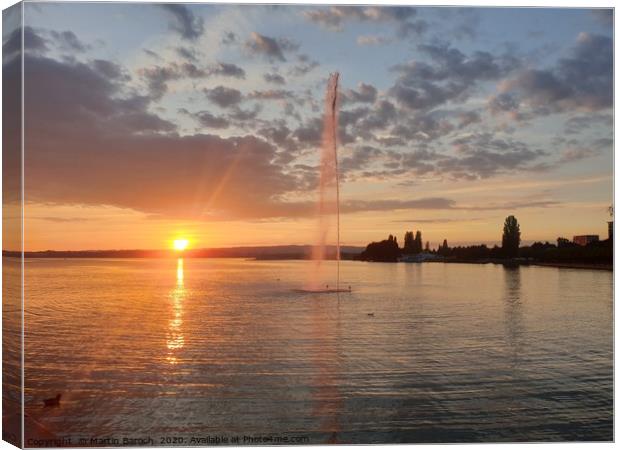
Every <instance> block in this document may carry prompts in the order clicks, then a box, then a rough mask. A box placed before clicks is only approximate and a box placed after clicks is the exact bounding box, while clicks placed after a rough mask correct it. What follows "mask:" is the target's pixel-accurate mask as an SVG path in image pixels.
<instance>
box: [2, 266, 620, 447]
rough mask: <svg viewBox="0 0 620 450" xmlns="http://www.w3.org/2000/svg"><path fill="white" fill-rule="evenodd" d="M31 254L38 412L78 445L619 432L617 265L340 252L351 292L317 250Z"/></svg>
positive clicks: (32, 384) (31, 372)
mask: <svg viewBox="0 0 620 450" xmlns="http://www.w3.org/2000/svg"><path fill="white" fill-rule="evenodd" d="M25 267H26V274H25V279H26V287H25V291H26V295H27V301H26V312H25V326H26V338H25V349H26V354H25V365H26V366H25V399H26V412H27V414H28V415H29V417H30V418H32V419H33V420H35V421H37V422H38V423H39V424H41V426H42V427H44V428H46V429H47V430H49V431H50V432H51V433H53V434H55V435H56V436H58V437H71V438H72V440H73V442H76V441H78V439H86V440H88V442H89V443H90V442H95V441H90V440H91V439H101V441H96V442H98V443H99V444H104V443H106V441H104V440H105V439H119V441H121V442H122V439H123V438H151V439H153V441H154V442H153V443H154V444H155V445H161V444H174V443H176V444H183V445H189V444H192V443H196V442H199V441H191V438H207V437H211V438H213V437H215V436H220V437H221V436H225V437H228V438H230V439H234V438H235V437H238V438H239V439H240V443H244V442H243V439H244V437H245V438H246V443H248V442H249V441H247V438H248V437H250V438H252V439H263V438H270V439H273V440H274V442H277V441H279V442H282V441H284V442H300V443H328V442H330V443H382V442H472V441H492V442H496V441H526V440H527V441H558V440H590V441H591V440H611V439H612V438H613V436H612V423H613V411H612V407H613V381H612V370H613V365H612V364H613V361H612V360H613V330H612V318H613V300H612V273H611V272H606V271H595V270H572V269H557V268H547V267H521V268H516V269H515V268H504V267H502V266H498V265H490V264H488V265H474V264H442V263H425V264H404V263H401V264H389V263H388V264H381V263H363V262H354V261H345V262H343V263H342V264H341V279H342V280H343V284H344V285H351V286H352V288H353V290H352V292H351V293H341V294H333V293H332V294H308V293H302V292H297V291H295V289H299V288H300V287H303V285H304V283H305V281H306V280H307V279H308V273H309V272H310V271H311V270H312V263H310V262H307V261H247V260H239V259H228V260H221V259H220V260H217V259H211V260H207V259H202V260H200V259H186V260H184V261H180V260H172V259H171V260H27V261H26V263H25ZM9 269H10V267H9ZM56 393H62V394H63V397H62V401H61V406H60V407H59V408H43V407H42V399H44V398H47V397H53V396H54V395H55V394H56ZM36 437H37V432H35V431H34V430H31V431H29V430H26V444H27V445H28V439H29V438H36ZM286 439H288V441H286ZM175 440H176V441H175ZM84 442H86V441H82V444H84ZM107 442H108V443H110V442H111V441H107ZM204 442H205V441H202V443H204ZM268 442H269V441H267V443H268ZM89 445H90V444H89Z"/></svg>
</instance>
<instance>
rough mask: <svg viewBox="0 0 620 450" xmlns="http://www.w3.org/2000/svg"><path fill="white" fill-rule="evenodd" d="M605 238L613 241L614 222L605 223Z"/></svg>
mask: <svg viewBox="0 0 620 450" xmlns="http://www.w3.org/2000/svg"><path fill="white" fill-rule="evenodd" d="M607 238H608V239H610V240H613V238H614V221H613V220H610V221H609V222H607Z"/></svg>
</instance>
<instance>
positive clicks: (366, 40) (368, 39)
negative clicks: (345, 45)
mask: <svg viewBox="0 0 620 450" xmlns="http://www.w3.org/2000/svg"><path fill="white" fill-rule="evenodd" d="M389 42H390V40H389V39H388V38H386V37H385V36H379V35H376V34H369V35H363V36H358V37H357V45H361V46H368V45H385V44H387V43H389Z"/></svg>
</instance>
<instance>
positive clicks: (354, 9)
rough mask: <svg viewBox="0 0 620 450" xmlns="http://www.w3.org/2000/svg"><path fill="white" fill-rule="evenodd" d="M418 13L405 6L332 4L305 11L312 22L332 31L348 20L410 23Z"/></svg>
mask: <svg viewBox="0 0 620 450" xmlns="http://www.w3.org/2000/svg"><path fill="white" fill-rule="evenodd" d="M415 15H416V9H415V8H411V7H404V6H345V5H341V6H340V5H339V6H330V7H328V8H320V9H311V10H306V11H304V12H303V16H304V17H305V18H306V19H307V20H309V21H310V22H314V23H316V24H319V25H321V26H323V27H325V28H327V29H329V30H332V31H342V29H343V24H344V23H345V22H346V21H357V22H376V23H379V22H396V23H398V24H408V23H409V22H407V21H408V20H409V19H411V18H413V17H414V16H415Z"/></svg>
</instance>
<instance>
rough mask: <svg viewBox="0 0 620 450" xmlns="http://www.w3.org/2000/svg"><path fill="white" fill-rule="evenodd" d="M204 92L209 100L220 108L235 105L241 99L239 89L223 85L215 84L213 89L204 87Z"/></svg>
mask: <svg viewBox="0 0 620 450" xmlns="http://www.w3.org/2000/svg"><path fill="white" fill-rule="evenodd" d="M204 93H205V94H206V96H207V98H208V99H209V100H211V101H212V102H213V103H215V104H216V105H218V106H219V107H221V108H228V107H229V106H233V105H236V104H238V103H239V102H240V101H241V99H242V95H241V92H240V91H238V90H237V89H232V88H228V87H225V86H217V87H215V88H213V89H204Z"/></svg>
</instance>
